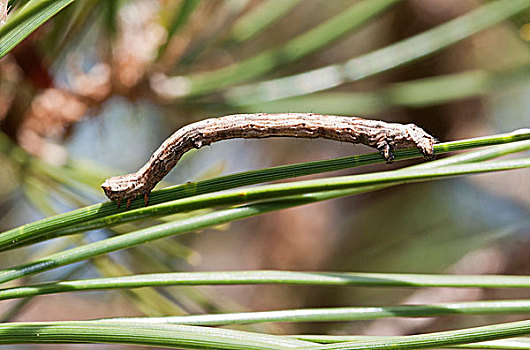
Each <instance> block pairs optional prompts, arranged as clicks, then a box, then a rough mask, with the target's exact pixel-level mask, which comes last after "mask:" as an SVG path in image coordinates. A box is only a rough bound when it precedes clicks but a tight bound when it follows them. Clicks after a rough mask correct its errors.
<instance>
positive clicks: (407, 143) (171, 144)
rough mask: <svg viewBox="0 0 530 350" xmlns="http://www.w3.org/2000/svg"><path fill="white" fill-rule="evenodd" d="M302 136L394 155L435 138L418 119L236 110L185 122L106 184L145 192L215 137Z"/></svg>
mask: <svg viewBox="0 0 530 350" xmlns="http://www.w3.org/2000/svg"><path fill="white" fill-rule="evenodd" d="M267 137H298V138H325V139H330V140H336V141H341V142H349V143H362V144H365V145H368V146H371V147H375V148H377V149H378V150H379V151H380V152H381V154H382V155H383V157H384V158H385V160H386V161H387V162H390V161H391V160H392V159H393V156H392V150H394V149H400V148H412V147H416V148H418V149H419V150H420V151H421V152H422V153H423V155H424V156H426V157H429V158H432V157H433V156H434V151H433V146H434V138H433V137H432V136H431V135H429V134H427V133H426V132H425V131H423V129H421V128H419V127H417V126H416V125H414V124H406V125H404V124H398V123H386V122H383V121H377V120H369V119H363V118H358V117H344V116H335V115H322V114H314V113H281V114H266V113H260V114H235V115H229V116H224V117H220V118H212V119H205V120H202V121H199V122H196V123H193V124H189V125H187V126H184V127H183V128H181V129H179V130H177V131H176V132H175V133H174V134H173V135H171V136H170V137H169V138H168V139H167V140H166V141H165V142H164V143H163V144H162V145H161V146H160V147H159V148H158V149H157V150H156V151H155V153H154V154H153V155H152V156H151V158H150V159H149V161H148V162H147V163H146V164H145V165H144V166H143V167H142V168H141V169H140V170H138V171H137V172H135V173H132V174H128V175H122V176H116V177H111V178H109V179H107V180H106V181H105V182H104V183H103V185H102V188H103V190H104V191H105V194H106V195H107V197H109V198H110V199H111V200H115V201H117V202H118V206H119V205H120V202H121V201H122V200H123V199H126V200H127V207H129V205H130V202H131V200H132V199H134V198H136V197H137V196H139V195H144V199H145V203H146V205H147V196H148V195H149V193H150V192H151V190H152V189H153V188H154V187H155V185H156V184H157V183H158V182H159V181H160V180H162V178H163V177H164V176H166V175H167V173H169V171H171V169H173V167H175V165H176V164H177V162H178V161H179V159H180V158H181V157H182V155H183V154H184V153H186V152H187V151H189V150H190V149H193V148H201V147H203V146H207V145H209V144H211V143H213V142H216V141H222V140H228V139H234V138H267Z"/></svg>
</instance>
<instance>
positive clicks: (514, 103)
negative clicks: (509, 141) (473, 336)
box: [0, 0, 530, 347]
mask: <svg viewBox="0 0 530 350" xmlns="http://www.w3.org/2000/svg"><path fill="white" fill-rule="evenodd" d="M22 3H23V1H14V2H10V4H11V6H13V8H16V7H17V6H18V5H20V4H22ZM516 3H517V2H516V1H513V2H511V5H510V2H509V1H504V2H502V1H501V2H488V1H475V0H465V1H462V0H443V1H440V0H404V1H380V0H373V1H371V0H365V1H362V2H359V1H349V0H348V1H346V0H344V1H343V0H335V1H324V0H303V1H298V0H279V1H278V0H262V1H258V0H248V1H247V0H225V1H221V0H219V1H191V0H188V1H186V0H182V1H177V0H158V1H155V0H129V1H125V0H122V1H118V0H116V1H96V0H83V1H76V2H74V3H73V4H72V5H70V6H69V7H68V8H66V9H65V10H63V11H62V12H60V13H59V14H58V15H57V16H56V17H54V19H53V20H51V21H50V22H48V23H47V24H45V25H44V26H42V27H41V28H40V29H39V30H37V31H36V32H34V33H33V34H32V35H31V36H30V37H28V38H27V39H26V40H24V41H23V42H22V43H21V44H19V45H18V46H17V47H16V48H15V49H14V50H13V51H12V52H11V53H10V54H9V55H8V56H6V57H4V58H3V59H2V60H1V61H0V184H1V185H0V231H4V230H7V229H10V228H13V227H17V226H19V225H22V224H24V223H28V222H31V221H34V220H37V219H40V218H43V217H46V216H49V215H52V214H55V213H61V212H66V211H69V210H73V209H76V208H78V207H82V206H85V205H89V204H93V203H97V202H100V201H104V200H106V199H105V197H104V195H103V192H102V191H101V190H100V188H99V185H100V183H101V182H102V181H103V180H104V179H105V178H106V177H109V176H113V175H118V174H124V173H129V172H132V171H136V170H137V169H138V168H139V167H140V166H142V165H143V164H144V163H145V161H146V160H147V159H148V158H149V156H150V154H151V153H152V152H153V151H154V150H155V149H156V148H157V147H158V146H159V144H160V143H161V142H162V141H163V140H164V139H165V138H166V137H167V136H169V135H170V134H172V133H173V132H174V131H175V130H177V129H178V128H179V127H181V126H183V125H185V124H187V123H190V122H193V121H197V120H201V119H204V118H207V117H214V116H222V115H227V114H233V113H254V112H318V113H325V114H341V115H360V116H364V117H367V118H373V119H381V120H385V121H392V122H402V123H408V122H413V123H416V124H417V125H420V126H421V127H423V128H424V129H425V130H427V131H428V132H429V133H431V134H433V135H435V136H436V137H437V139H438V140H440V141H449V140H456V139H461V138H469V137H475V136H482V135H489V134H495V133H500V132H510V131H513V130H515V129H518V128H524V127H528V126H529V125H530V117H529V116H530V103H529V101H530V80H529V78H530V65H529V64H530V51H529V46H528V42H529V41H530V23H527V22H528V19H529V18H530V16H529V15H530V12H529V11H528V10H526V11H522V12H518V13H517V14H515V15H510V16H508V15H506V16H505V17H506V18H505V19H502V20H501V19H499V20H498V21H493V22H494V23H493V22H492V23H491V24H488V25H485V27H487V28H485V29H484V30H477V33H476V34H474V35H467V34H466V31H467V30H468V29H469V27H471V26H473V25H477V23H478V22H479V21H482V20H484V18H486V19H487V18H488V16H490V15H492V13H496V14H497V15H498V14H499V13H500V12H502V11H503V10H502V9H504V10H506V8H509V7H510V6H514V5H513V4H516ZM494 6H497V7H494ZM370 11H372V12H370ZM477 11H478V12H477ZM480 11H482V12H480ZM474 14H476V15H474ZM363 16H364V17H363ZM473 16H475V17H473ZM455 19H458V20H457V21H460V22H451V21H453V20H455ZM466 19H467V21H466ZM448 23H453V24H452V27H447V29H445V27H443V26H444V25H447V24H448ZM440 26H441V27H440ZM455 33H456V34H455ZM459 33H460V34H462V40H453V41H454V43H453V42H451V41H450V40H449V43H450V45H442V44H440V42H442V41H443V40H445V38H446V37H449V38H450V37H451V35H453V36H455V35H456V36H458V35H459ZM410 38H419V39H415V40H413V41H410V40H409V39H410ZM407 40H409V41H407ZM437 45H438V46H440V45H441V46H440V47H439V49H436V47H437ZM407 55H411V57H412V58H410V59H404V58H403V57H404V56H407ZM367 151H369V149H368V148H366V147H364V146H359V145H357V146H352V145H350V144H339V143H336V142H331V141H323V140H310V141H308V140H293V139H275V140H259V141H257V140H244V141H241V140H234V141H227V142H221V143H218V144H214V145H212V146H211V147H207V148H204V149H201V150H200V151H192V152H189V153H188V154H186V156H185V157H184V158H183V159H182V160H181V162H180V163H179V165H178V166H177V168H176V169H174V170H173V171H172V172H171V173H170V176H168V177H167V178H166V179H165V183H164V184H163V185H164V186H167V185H170V184H179V183H183V182H186V181H194V180H199V179H205V178H209V177H214V176H219V175H221V174H227V173H234V172H238V171H244V170H250V169H259V168H264V167H267V166H273V165H279V164H288V163H293V162H304V161H310V160H317V159H327V158H333V157H339V156H347V155H352V154H357V153H363V152H367ZM411 163H412V162H403V163H401V162H400V163H399V164H393V165H379V166H370V167H366V168H362V169H360V170H359V169H356V170H355V171H354V172H353V171H341V172H336V173H335V174H352V173H359V172H368V171H376V170H385V169H394V168H398V167H400V166H403V165H406V164H411ZM529 209H530V181H529V171H527V170H519V171H515V172H508V173H502V174H492V175H480V176H474V177H472V178H463V179H454V180H444V181H440V182H435V183H427V184H417V185H407V186H401V187H396V188H392V189H387V190H384V191H380V192H376V193H370V194H365V195H360V196H353V197H348V198H344V199H339V200H333V201H328V202H323V203H318V204H312V205H308V206H303V207H300V208H296V209H290V210H285V211H281V212H274V213H270V214H267V215H263V216H260V217H256V218H252V219H247V220H243V221H241V222H236V223H233V224H231V225H225V226H222V227H216V228H215V229H212V230H207V231H204V232H198V233H197V234H189V235H185V236H180V237H178V238H170V239H165V240H163V241H160V242H153V243H149V244H146V245H145V246H141V247H138V248H134V249H129V250H127V251H123V252H117V253H114V254H110V255H108V256H105V257H100V258H97V259H94V260H92V261H90V262H83V263H79V264H75V265H72V266H69V267H66V268H61V269H58V270H55V271H54V272H52V273H45V274H42V275H39V276H38V277H35V278H31V279H30V280H26V281H25V283H29V282H38V281H42V280H50V279H70V278H86V277H95V276H115V275H123V274H126V273H133V272H135V273H140V272H157V271H218V270H249V269H285V270H310V271H359V272H361V271H373V272H421V273H459V274H485V273H495V274H529V273H530V259H529V253H528V252H529V251H530V220H529V218H530V215H529V214H530V211H529ZM169 219H170V218H165V219H162V220H169ZM138 225H141V224H136V225H132V224H128V225H122V226H119V227H116V228H115V229H114V230H113V231H110V230H98V231H94V232H86V233H85V234H83V235H76V236H72V237H67V238H62V239H57V240H52V241H49V242H46V243H42V244H39V245H37V246H36V247H31V248H23V249H17V250H16V251H14V252H9V253H2V254H1V255H0V265H1V266H3V267H8V266H12V265H16V264H19V263H22V262H24V261H28V260H31V259H34V258H35V257H38V256H42V255H45V254H48V253H50V252H53V251H58V250H62V249H64V248H65V247H69V246H73V245H76V244H81V243H83V242H84V243H86V242H89V241H92V240H98V239H101V238H104V237H107V236H109V235H113V234H116V233H120V232H126V231H128V230H131V229H134V228H135V227H138ZM525 293H526V296H525V295H524V294H525ZM528 296H529V295H528V291H526V292H525V291H522V290H518V291H506V290H503V291H491V290H489V291H487V292H486V291H484V290H479V289H460V290H454V289H451V290H445V289H440V288H438V289H436V290H428V289H425V290H423V289H422V290H416V291H414V292H413V291H411V290H409V289H402V290H395V289H393V290H391V291H389V290H384V289H369V288H364V289H363V288H361V289H348V288H329V287H328V288H315V287H311V288H306V287H285V286H283V287H272V286H260V287H252V286H245V287H215V288H214V287H208V288H206V287H205V288H174V287H172V288H164V289H163V290H148V289H145V290H144V289H142V290H136V291H111V292H102V293H80V294H63V295H55V296H53V295H52V296H42V297H38V298H34V299H31V300H25V301H22V302H20V301H18V302H7V303H6V302H4V303H2V304H1V305H0V317H1V318H2V319H3V320H68V319H89V318H99V317H111V316H127V315H178V314H187V313H202V312H222V311H231V312H234V311H243V310H272V309H282V308H298V307H324V306H347V305H352V306H357V305H358V306H362V305H393V304H398V303H429V302H444V301H447V302H449V301H460V300H480V299H492V298H497V299H504V298H506V299H510V298H518V297H519V298H520V297H528ZM488 317H489V316H474V317H464V318H459V319H458V321H457V322H455V320H454V319H450V318H436V319H415V320H410V319H409V320H403V319H391V320H380V321H371V322H349V323H346V322H345V323H327V324H303V325H293V324H265V325H259V326H253V327H255V328H257V329H260V328H262V329H266V330H268V331H273V332H278V333H303V332H319V333H320V332H325V331H327V332H330V333H335V334H341V333H350V334H351V333H357V334H378V335H383V334H411V333H415V332H419V331H422V332H425V331H433V330H442V329H449V328H455V327H456V326H457V324H456V323H458V326H471V325H477V324H486V323H488V320H489V318H488ZM496 317H497V318H496V320H498V319H499V317H498V316H496ZM511 319H516V317H513V316H511V317H506V320H511ZM64 347H66V346H64Z"/></svg>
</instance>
